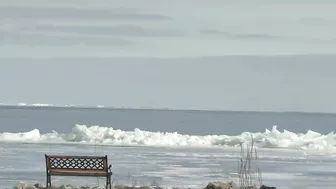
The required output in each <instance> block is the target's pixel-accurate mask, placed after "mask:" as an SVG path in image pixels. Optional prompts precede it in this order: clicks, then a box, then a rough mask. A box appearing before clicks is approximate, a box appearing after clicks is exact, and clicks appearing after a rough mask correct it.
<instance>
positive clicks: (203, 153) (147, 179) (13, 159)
mask: <svg viewBox="0 0 336 189" xmlns="http://www.w3.org/2000/svg"><path fill="white" fill-rule="evenodd" d="M335 120H336V115H334V114H320V113H276V112H273V113H272V112H230V111H181V110H179V111H175V110H140V109H133V110H132V109H112V108H110V109H109V108H76V107H71V108H69V107H39V106H34V107H31V106H30V107H28V106H1V108H0V157H1V161H0V167H1V169H0V185H1V186H4V187H5V188H11V187H12V186H13V185H14V184H16V183H20V182H22V183H32V184H34V183H45V161H44V154H72V155H105V154H107V155H108V159H109V163H110V164H113V172H114V175H115V176H116V180H115V184H116V183H119V184H121V183H124V184H130V185H132V184H133V185H140V184H151V183H153V182H154V181H155V182H156V183H158V184H160V185H162V186H179V187H192V188H200V187H202V186H204V185H205V184H207V182H209V181H218V180H222V181H227V180H234V181H237V172H238V160H239V157H240V147H239V145H240V144H241V143H243V144H250V142H251V137H253V139H254V140H255V145H256V146H257V150H258V156H259V159H258V160H255V161H254V163H255V164H253V165H254V166H255V167H256V166H258V167H259V168H260V169H261V171H262V176H263V183H264V184H266V185H274V186H277V187H279V188H297V187H301V188H316V189H317V188H333V187H334V186H333V183H334V182H335V181H336V172H335V169H336V155H335V152H336V151H335V148H336V136H335V135H334V134H333V133H331V132H333V131H334V130H335V127H334V124H333V123H334V122H335ZM274 125H277V127H275V126H274ZM52 181H53V183H54V184H61V183H71V184H75V185H91V186H94V185H102V184H103V183H104V179H96V178H95V179H90V178H89V179H86V178H77V177H74V178H72V177H70V178H69V177H53V178H52Z"/></svg>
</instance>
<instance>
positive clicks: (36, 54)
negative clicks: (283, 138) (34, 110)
mask: <svg viewBox="0 0 336 189" xmlns="http://www.w3.org/2000/svg"><path fill="white" fill-rule="evenodd" d="M334 10H336V4H335V3H334V2H333V1H329V0H323V1H320V2H319V4H316V3H314V1H300V0H291V1H286V0H281V1H272V2H269V1H265V0H258V1H257V2H253V3H250V2H249V1H241V2H240V3H233V2H231V1H215V0H214V1H206V2H205V1H189V0H187V1H183V2H181V1H179V0H169V1H168V0H167V1H166V0H163V1H160V2H159V1H156V0H144V1H141V3H139V2H138V1H132V0H127V1H124V0H122V1H116V0H114V1H110V0H109V1H107V0H99V1H95V2H92V1H90V3H88V1H79V0H74V1H62V0H61V1H57V2H56V1H42V0H32V1H29V2H27V1H24V0H15V1H12V0H3V1H1V5H0V86H1V92H0V102H2V103H14V104H15V103H19V102H25V103H29V104H31V103H46V104H57V105H70V104H72V105H106V106H115V107H131V108H176V109H224V110H262V111H314V112H317V111H322V112H336V108H335V107H336V101H334V98H335V96H336V94H335V93H336V90H334V89H333V85H334V82H335V81H336V76H335V74H334V73H335V71H334V70H335V68H336V66H335V60H336V55H334V56H333V55H330V56H327V55H325V56H318V55H312V54H336V53H335V51H336V50H335V49H336V38H335V33H336V25H335V20H336V13H335V11H334ZM298 54H307V55H305V56H297V55H298ZM308 54H311V55H309V56H308ZM245 55H255V56H253V57H246V56H245ZM265 55H272V56H271V57H269V56H265ZM282 55H293V56H282ZM209 56H213V58H210V57H209ZM207 57H208V58H207Z"/></svg>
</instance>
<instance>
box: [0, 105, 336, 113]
mask: <svg viewBox="0 0 336 189" xmlns="http://www.w3.org/2000/svg"><path fill="white" fill-rule="evenodd" d="M0 108H15V109H53V108H54V109H105V110H147V111H192V112H230V113H281V114H293V113H294V114H325V115H336V112H318V111H316V112H313V111H262V110H225V109H186V108H180V109H179V108H155V107H139V108H132V107H113V106H104V105H96V106H93V105H54V104H39V103H35V104H26V103H18V104H3V103H0Z"/></svg>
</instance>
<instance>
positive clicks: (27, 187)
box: [25, 185, 36, 189]
mask: <svg viewBox="0 0 336 189" xmlns="http://www.w3.org/2000/svg"><path fill="white" fill-rule="evenodd" d="M25 189H36V187H35V186H34V185H28V186H26V188H25Z"/></svg>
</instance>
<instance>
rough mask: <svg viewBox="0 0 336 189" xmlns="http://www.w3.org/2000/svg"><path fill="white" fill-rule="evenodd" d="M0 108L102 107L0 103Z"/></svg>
mask: <svg viewBox="0 0 336 189" xmlns="http://www.w3.org/2000/svg"><path fill="white" fill-rule="evenodd" d="M1 106H7V107H8V106H11V107H16V106H17V107H55V108H57V107H58V108H69V107H70V108H71V107H73V108H74V107H77V108H104V107H105V106H104V105H96V106H81V105H56V104H44V103H34V104H28V103H23V102H22V103H17V104H10V103H1V102H0V107H1Z"/></svg>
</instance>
